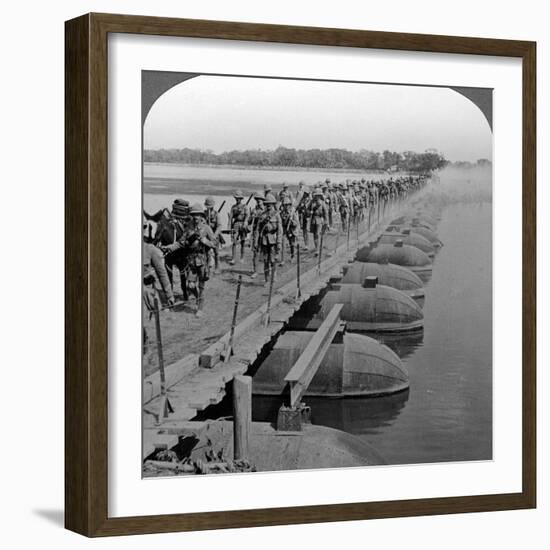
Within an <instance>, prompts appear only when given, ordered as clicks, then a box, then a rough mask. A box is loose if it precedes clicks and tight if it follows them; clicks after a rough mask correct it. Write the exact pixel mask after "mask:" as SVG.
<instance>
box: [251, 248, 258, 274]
mask: <svg viewBox="0 0 550 550" xmlns="http://www.w3.org/2000/svg"><path fill="white" fill-rule="evenodd" d="M257 263H258V254H257V253H256V247H252V275H251V277H252V278H253V279H255V278H256V277H257V276H258V273H257V265H256V264H257Z"/></svg>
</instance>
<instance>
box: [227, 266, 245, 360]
mask: <svg viewBox="0 0 550 550" xmlns="http://www.w3.org/2000/svg"><path fill="white" fill-rule="evenodd" d="M242 283H243V276H242V275H239V279H238V281H237V293H236V294H235V305H234V306H233V319H232V320H231V331H230V333H229V342H228V343H227V349H226V351H225V356H224V358H223V361H224V363H226V362H227V361H229V358H230V357H231V355H233V338H234V336H235V325H236V324H237V312H238V310H239V299H240V297H241V285H242Z"/></svg>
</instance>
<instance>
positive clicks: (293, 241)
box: [288, 235, 296, 261]
mask: <svg viewBox="0 0 550 550" xmlns="http://www.w3.org/2000/svg"><path fill="white" fill-rule="evenodd" d="M288 244H289V246H290V261H292V260H294V249H295V247H296V236H295V235H292V236H291V237H289V239H288Z"/></svg>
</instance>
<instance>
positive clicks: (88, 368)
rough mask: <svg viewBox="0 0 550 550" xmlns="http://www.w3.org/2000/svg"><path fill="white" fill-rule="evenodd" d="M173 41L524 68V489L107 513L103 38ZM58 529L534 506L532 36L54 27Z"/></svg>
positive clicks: (156, 25) (186, 25)
mask: <svg viewBox="0 0 550 550" xmlns="http://www.w3.org/2000/svg"><path fill="white" fill-rule="evenodd" d="M109 33H132V34H137V35H140V34H141V35H159V36H173V37H202V38H216V39H223V40H242V41H260V42H280V43H293V44H309V45H330V46H351V47H360V48H379V49H389V50H405V51H406V50H415V51H421V52H438V53H455V54H472V55H485V56H506V57H515V58H520V59H521V61H522V64H523V69H522V70H523V153H522V159H523V168H522V169H523V182H522V190H523V269H522V271H523V365H522V379H523V388H522V397H523V404H522V407H523V419H522V422H523V441H522V445H523V447H522V458H523V466H522V467H523V470H522V472H523V486H522V491H521V492H518V493H512V494H495V495H492V494H491V495H476V496H464V497H448V498H428V499H421V500H397V501H386V502H353V503H348V504H337V505H315V506H302V507H289V508H275V509H271V508H270V509H251V510H238V511H218V512H207V513H192V514H174V515H158V516H140V517H116V518H112V517H109V516H108V512H107V510H108V468H107V465H108V454H107V444H108V416H107V379H108V376H107V375H108V372H107V360H108V350H107V341H108V340H107V325H108V311H107V290H108V276H107V273H108V260H107V243H108V238H107V234H108V233H107V224H108V219H107V203H108V192H107V84H108V83H107V37H108V34H109ZM65 52H66V59H65V77H66V97H65V116H66V122H65V127H66V130H65V151H66V153H65V155H66V157H65V199H66V204H65V212H66V218H65V235H66V244H65V250H66V252H65V264H66V279H65V288H66V290H65V304H66V312H65V322H66V332H65V342H66V344H65V349H66V351H65V418H66V420H65V472H66V473H65V479H66V482H65V483H66V487H65V525H66V527H67V528H68V529H70V530H73V531H76V532H78V533H81V534H83V535H86V536H94V537H95V536H108V535H126V534H141V533H155V532H158V533H160V532H171V531H188V530H201V529H221V528H236V527H252V526H263V525H283V524H296V523H315V522H325V521H346V520H360V519H376V518H389V517H398V516H402V517H404V516H419V515H430V514H449V513H464V512H482V511H492V510H510V509H522V508H533V507H535V505H536V401H535V396H536V359H535V357H536V349H535V348H536V345H535V344H536V343H535V328H536V303H535V300H536V236H535V228H536V189H535V184H536V80H535V78H536V44H535V43H534V42H525V41H515V40H495V39H482V38H466V37H455V36H435V35H419V34H404V33H387V32H374V31H358V30H343V29H330V28H310V27H290V26H280V25H265V24H250V23H234V22H219V21H202V20H187V19H168V18H156V17H145V16H127V15H111V14H88V15H84V16H81V17H78V18H76V19H73V20H71V21H68V22H66V27H65Z"/></svg>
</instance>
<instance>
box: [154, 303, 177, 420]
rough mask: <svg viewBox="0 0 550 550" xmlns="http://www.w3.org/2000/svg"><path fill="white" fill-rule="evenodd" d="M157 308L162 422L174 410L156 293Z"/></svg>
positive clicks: (159, 418)
mask: <svg viewBox="0 0 550 550" xmlns="http://www.w3.org/2000/svg"><path fill="white" fill-rule="evenodd" d="M154 304H155V309H154V311H153V314H154V316H155V329H156V336H157V352H158V359H159V375H160V405H159V413H158V416H157V424H160V422H161V420H162V419H163V418H166V417H167V416H168V413H171V412H174V409H173V408H172V405H171V404H170V401H169V400H168V395H167V393H166V373H165V371H164V355H163V352H162V332H161V330H160V303H159V299H158V296H157V295H156V294H155V301H154Z"/></svg>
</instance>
